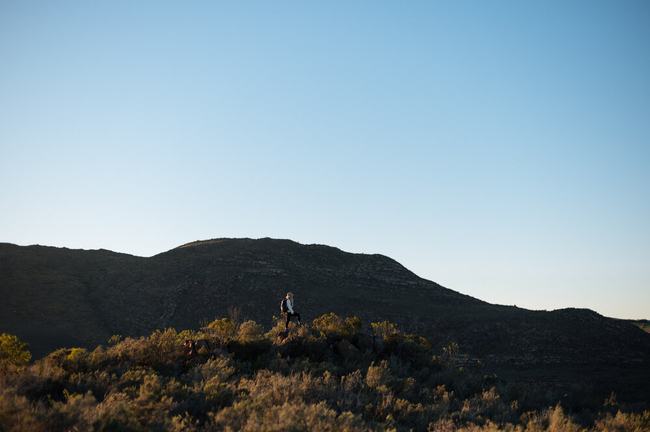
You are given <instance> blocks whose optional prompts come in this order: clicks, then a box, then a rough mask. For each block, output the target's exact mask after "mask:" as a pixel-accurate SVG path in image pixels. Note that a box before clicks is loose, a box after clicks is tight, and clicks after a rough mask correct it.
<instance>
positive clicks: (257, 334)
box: [237, 320, 264, 343]
mask: <svg viewBox="0 0 650 432" xmlns="http://www.w3.org/2000/svg"><path fill="white" fill-rule="evenodd" d="M237 338H238V339H239V341H240V342H243V343H248V342H259V341H261V340H262V339H263V338H264V330H263V329H262V326H261V325H259V324H257V323H256V322H255V321H251V320H249V321H245V322H243V323H242V324H241V325H240V327H239V332H238V335H237Z"/></svg>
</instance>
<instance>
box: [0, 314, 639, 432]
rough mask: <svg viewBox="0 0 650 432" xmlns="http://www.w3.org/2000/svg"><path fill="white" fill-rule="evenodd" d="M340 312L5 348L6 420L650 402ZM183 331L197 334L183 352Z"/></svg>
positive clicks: (423, 425) (45, 424) (62, 422)
mask: <svg viewBox="0 0 650 432" xmlns="http://www.w3.org/2000/svg"><path fill="white" fill-rule="evenodd" d="M363 327H365V326H364V325H363V323H362V322H361V321H360V320H358V319H354V318H349V317H348V318H345V319H343V318H341V317H337V316H335V315H333V314H327V315H326V316H324V317H322V318H319V319H316V320H314V322H313V323H312V324H306V325H303V326H302V327H300V328H297V327H295V326H293V325H292V327H291V328H290V330H289V332H284V326H283V325H282V323H281V322H279V323H278V325H276V326H275V327H274V328H272V329H271V330H270V331H268V332H266V333H265V332H264V331H263V330H262V327H261V326H260V325H259V324H257V323H255V322H254V321H245V322H232V321H229V320H226V319H219V320H215V321H213V322H211V323H209V324H208V325H207V326H205V328H204V329H202V330H201V331H199V332H194V331H182V332H177V331H176V330H174V329H167V330H165V331H156V332H154V333H153V334H151V335H149V336H144V337H140V338H137V339H132V338H126V339H123V340H119V339H118V338H114V339H113V340H112V341H111V343H110V346H108V347H107V348H104V347H97V348H95V349H93V350H85V349H80V348H73V349H61V350H57V351H55V352H53V353H51V354H49V355H47V356H46V357H44V358H42V359H39V360H37V361H36V362H34V363H32V364H29V365H25V364H24V362H23V361H20V360H16V361H14V362H7V361H6V360H5V359H4V358H2V357H1V356H0V430H2V431H7V432H22V431H26V430H29V431H33V432H40V431H43V432H46V431H59V430H60V431H64V430H65V431H68V430H71V431H72V430H94V431H114V430H125V431H136V430H137V431H145V430H147V431H148V430H155V431H176V432H180V431H183V432H188V431H224V430H225V431H240V430H241V431H251V432H252V431H278V432H279V431H312V430H313V431H331V432H346V431H347V432H353V431H386V432H398V431H399V432H402V431H404V432H408V431H423V432H425V431H426V432H431V431H466V432H470V431H471V432H479V431H482V432H490V431H497V430H499V431H523V430H526V431H546V430H550V431H567V432H568V431H585V432H587V431H589V432H606V431H613V430H615V431H642V430H648V428H650V412H649V411H648V409H649V404H648V403H640V404H634V405H629V404H625V403H621V402H620V401H619V400H618V399H617V397H616V395H612V394H609V395H607V397H606V398H602V397H600V395H597V394H593V393H590V392H589V391H588V390H589V389H588V388H578V389H575V390H574V391H572V392H569V393H567V392H565V391H564V390H563V389H548V388H545V387H544V386H531V385H528V384H526V383H513V382H508V381H504V380H502V379H500V378H499V377H497V376H496V375H494V374H493V373H491V372H490V371H489V369H488V368H487V367H481V368H478V369H475V370H468V369H467V368H464V367H462V366H459V365H458V364H457V363H456V358H455V350H454V347H453V346H450V347H447V348H445V349H443V350H440V351H437V350H435V349H432V347H431V344H430V343H429V342H428V341H427V340H426V339H424V338H422V337H420V336H416V335H409V334H404V333H402V332H399V331H398V330H396V329H395V328H394V327H393V326H390V325H384V326H382V325H375V326H370V327H372V330H371V331H369V330H363ZM188 338H192V340H194V341H201V342H203V344H202V348H201V349H200V350H199V351H198V352H197V351H190V350H189V349H188V346H187V345H188V343H187V342H186V341H187V340H188Z"/></svg>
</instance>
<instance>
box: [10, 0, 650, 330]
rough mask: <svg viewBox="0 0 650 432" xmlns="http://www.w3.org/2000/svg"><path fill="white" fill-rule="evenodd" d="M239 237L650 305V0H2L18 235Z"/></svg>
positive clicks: (492, 291) (447, 276) (152, 244)
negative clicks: (274, 240) (336, 249)
mask: <svg viewBox="0 0 650 432" xmlns="http://www.w3.org/2000/svg"><path fill="white" fill-rule="evenodd" d="M217 237H251V238H259V237H273V238H288V239H292V240H295V241H298V242H301V243H319V244H327V245H331V246H336V247H339V248H340V249H343V250H346V251H350V252H360V253H380V254H384V255H387V256H390V257H392V258H394V259H396V260H397V261H399V262H400V263H402V264H403V265H404V266H406V267H407V268H409V269H410V270H412V271H414V272H415V273H416V274H418V275H419V276H422V277H424V278H426V279H430V280H433V281H436V282H438V283H440V284H442V285H444V286H447V287H449V288H452V289H454V290H457V291H460V292H463V293H466V294H469V295H472V296H474V297H478V298H480V299H483V300H486V301H488V302H491V303H498V304H507V305H512V304H516V305H517V306H519V307H524V308H528V309H548V310H551V309H558V308H564V307H584V308H590V309H594V310H596V311H598V312H599V313H602V314H604V315H607V316H613V317H621V318H650V3H649V2H647V1H619V2H614V1H569V2H567V1H554V2H553V1H548V2H521V1H498V2H485V1H476V2H470V1H445V2H429V1H413V2H394V1H372V2H370V1H368V2H364V1H353V2H350V1H328V2H298V1H292V2H283V1H272V2H270V1H245V2H233V1H193V2H180V1H137V2H118V1H92V2H89V1H65V2H56V1H18V0H15V1H8V0H5V1H2V2H0V241H1V242H9V243H15V244H20V245H29V244H43V245H49V246H58V247H69V248H83V249H99V248H104V249H110V250H114V251H118V252H126V253H130V254H134V255H141V256H151V255H155V254H157V253H160V252H164V251H167V250H169V249H171V248H174V247H176V246H178V245H180V244H183V243H187V242H190V241H193V240H198V239H210V238H217Z"/></svg>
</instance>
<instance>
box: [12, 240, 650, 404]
mask: <svg viewBox="0 0 650 432" xmlns="http://www.w3.org/2000/svg"><path fill="white" fill-rule="evenodd" d="M287 291H292V292H293V293H294V294H295V296H296V303H297V309H298V310H299V311H300V313H301V314H302V315H303V317H304V320H305V321H306V322H310V321H311V320H313V319H315V318H317V317H320V316H322V315H323V314H326V313H330V312H333V313H335V314H337V315H339V316H357V317H359V318H360V319H361V320H362V321H363V322H365V323H371V322H382V321H389V322H392V323H396V324H397V325H398V326H399V327H400V328H401V329H402V330H403V331H405V332H408V333H415V334H420V335H422V336H424V337H426V338H428V339H429V340H430V341H431V343H432V344H433V347H434V348H436V349H442V348H443V347H446V346H449V345H450V344H452V343H456V344H458V346H459V347H460V353H459V356H460V361H462V362H464V363H465V364H466V365H467V366H468V367H471V366H472V365H475V364H477V363H478V361H479V360H480V361H481V362H482V363H483V364H487V365H489V366H490V367H492V368H493V369H494V370H495V371H497V372H498V373H499V374H500V375H501V376H504V377H507V378H509V379H517V380H520V381H534V382H548V383H552V384H553V385H556V386H566V387H572V386H576V385H583V384H588V385H590V386H592V387H594V389H598V390H599V391H602V392H604V393H609V391H611V390H616V391H617V393H619V396H620V397H622V398H626V397H627V398H630V399H635V398H636V399H638V398H643V397H646V396H647V397H646V400H647V399H650V394H649V392H650V390H648V389H649V388H650V385H648V384H649V383H650V372H648V371H650V335H649V334H648V333H645V332H643V331H642V330H640V329H639V328H638V327H637V326H634V325H632V324H631V323H629V322H625V321H618V320H613V319H609V318H606V317H603V316H601V315H599V314H597V313H595V312H593V311H589V310H580V309H566V310H559V311H552V312H546V311H530V310H525V309H520V308H516V307H505V306H497V305H491V304H488V303H486V302H483V301H480V300H478V299H474V298H472V297H469V296H466V295H463V294H461V293H458V292H455V291H453V290H450V289H447V288H445V287H442V286H440V285H438V284H436V283H434V282H431V281H427V280H424V279H422V278H419V277H418V276H416V275H415V274H413V273H412V272H410V271H409V270H407V269H406V268H404V267H403V266H402V265H400V264H399V263H397V262H396V261H394V260H392V259H390V258H388V257H385V256H381V255H365V254H351V253H346V252H343V251H341V250H339V249H336V248H333V247H328V246H321V245H301V244H298V243H295V242H292V241H289V240H273V239H260V240H251V239H218V240H211V241H206V242H194V243H190V244H187V245H184V246H181V247H179V248H176V249H173V250H171V251H168V252H165V253H162V254H159V255H156V256H153V257H151V258H141V257H135V256H131V255H125V254H118V253H114V252H110V251H106V250H98V251H83V250H69V249H58V248H51V247H43V246H29V247H20V246H15V245H10V244H1V245H0V298H1V299H2V302H1V304H0V331H2V332H5V333H11V334H15V335H17V336H19V337H20V339H21V340H23V341H26V342H28V343H30V350H31V351H32V353H33V354H34V355H35V357H42V356H44V355H46V354H47V353H48V352H51V351H53V350H55V349H57V348H60V347H64V346H65V347H82V348H88V349H92V348H93V347H95V346H97V345H99V344H105V343H106V342H107V341H108V339H109V338H110V337H111V336H112V335H116V334H119V335H122V336H128V337H138V336H142V335H147V334H150V333H152V332H153V331H155V330H157V329H164V328H169V327H173V328H178V329H197V328H199V327H200V326H201V325H202V323H205V322H209V321H212V320H213V319H214V318H217V317H225V316H229V315H233V314H235V315H239V316H240V317H242V318H247V319H252V320H255V321H256V322H258V323H260V324H262V325H263V326H265V327H270V326H272V325H273V323H274V321H273V318H272V317H273V316H274V315H279V301H280V299H281V298H282V297H283V296H284V294H285V293H286V292H287Z"/></svg>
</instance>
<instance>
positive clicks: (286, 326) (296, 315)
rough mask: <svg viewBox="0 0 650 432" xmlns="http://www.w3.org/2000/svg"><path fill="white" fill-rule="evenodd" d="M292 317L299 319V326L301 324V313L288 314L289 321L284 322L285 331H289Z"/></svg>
mask: <svg viewBox="0 0 650 432" xmlns="http://www.w3.org/2000/svg"><path fill="white" fill-rule="evenodd" d="M292 316H295V317H297V318H298V324H300V314H299V313H295V312H294V313H291V312H287V319H286V321H285V322H284V329H285V330H287V329H288V328H289V321H291V317H292Z"/></svg>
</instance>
